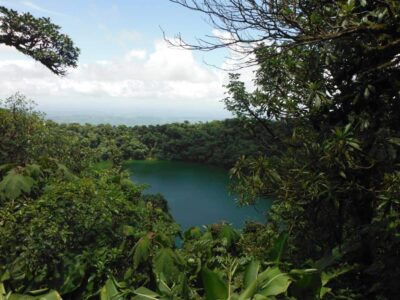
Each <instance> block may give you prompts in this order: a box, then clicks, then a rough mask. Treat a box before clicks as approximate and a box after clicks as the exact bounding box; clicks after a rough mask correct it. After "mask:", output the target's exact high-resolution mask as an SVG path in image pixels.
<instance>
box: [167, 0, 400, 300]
mask: <svg viewBox="0 0 400 300" xmlns="http://www.w3.org/2000/svg"><path fill="white" fill-rule="evenodd" d="M172 2H175V3H179V4H180V5H183V6H185V7H188V8H190V9H193V10H195V11H199V12H202V13H205V14H206V15H207V16H208V17H209V19H210V21H211V23H212V24H213V25H214V26H215V27H216V28H217V29H219V30H221V31H223V33H224V34H223V36H224V37H222V38H221V37H218V38H217V37H216V38H212V39H211V40H210V39H201V40H199V43H198V44H194V45H193V44H192V45H191V44H188V43H185V41H184V40H183V39H180V37H179V36H178V41H179V42H178V43H175V45H178V46H182V47H184V48H189V49H199V50H212V49H216V48H221V47H229V48H230V49H231V50H233V51H236V52H239V53H242V54H244V55H247V56H246V57H247V59H246V60H244V66H248V65H252V64H256V65H257V66H258V71H257V73H256V79H255V83H256V85H257V89H256V90H255V91H254V92H248V91H247V90H246V88H245V85H244V83H243V82H241V81H240V78H239V76H238V75H235V74H233V75H231V81H230V83H229V84H228V85H227V88H228V92H229V97H227V98H226V99H225V103H226V106H227V108H228V109H229V110H231V111H232V112H234V113H235V114H236V115H237V116H238V117H241V118H246V119H250V120H255V121H256V122H257V123H259V124H261V126H262V127H263V128H264V134H265V135H270V136H272V137H274V140H275V141H276V143H278V144H279V145H280V146H281V147H279V149H280V151H279V152H277V153H276V155H274V156H268V157H265V156H264V157H263V156H261V157H259V158H257V159H243V160H241V161H239V162H238V164H237V166H236V167H235V168H234V170H233V172H234V174H235V175H237V177H238V179H239V184H237V185H236V190H237V191H238V192H239V193H240V194H241V195H242V201H243V203H252V202H254V201H255V199H257V198H259V197H260V196H261V197H273V198H274V199H276V200H275V205H274V207H273V209H272V213H271V217H270V218H271V220H273V221H275V223H276V224H278V225H279V226H277V227H278V228H285V229H286V230H288V231H289V233H290V234H289V241H290V245H291V250H290V257H291V259H292V260H294V261H296V260H297V261H301V260H304V259H308V258H316V257H318V256H320V255H321V254H322V253H324V252H326V251H330V250H329V249H333V248H335V247H336V246H339V249H342V251H343V252H345V250H346V249H347V250H349V248H348V246H349V245H351V246H352V248H353V249H352V251H350V252H349V253H347V255H346V256H345V257H344V260H345V261H347V262H350V263H358V264H360V265H361V272H360V273H359V275H357V276H356V275H355V277H353V278H352V279H353V280H351V281H349V282H345V283H343V284H344V286H347V287H348V286H351V287H352V288H353V289H355V290H356V291H358V292H360V293H361V294H363V295H364V296H368V297H388V298H393V297H394V298H396V297H398V296H399V294H400V291H399V289H398V287H397V286H396V285H395V284H391V283H389V282H394V281H396V280H398V279H399V277H400V271H399V270H400V266H399V261H398V260H397V259H395V257H398V255H399V252H398V251H399V250H398V249H399V243H398V241H397V238H396V236H397V233H396V232H398V231H399V229H400V227H399V224H398V222H397V221H395V220H396V218H397V219H398V218H399V212H400V207H399V205H398V201H397V200H395V199H396V196H394V195H395V194H396V192H394V191H395V190H396V188H395V187H396V185H397V183H395V182H397V181H396V180H397V179H396V178H398V174H399V173H398V172H399V171H400V170H399V167H398V166H399V155H398V153H399V145H400V143H399V141H400V139H399V129H400V119H399V115H400V114H399V112H400V101H399V100H400V99H399V98H400V96H399V95H400V94H399V90H400V82H399V80H398V78H399V75H400V61H399V60H400V55H399V54H400V42H399V41H400V25H399V24H400V22H399V19H400V3H399V2H398V1H394V0H382V1H369V0H349V1H315V0H293V1H290V0H289V1H287V0H265V1H253V0H227V1H219V0H203V1H196V0H193V1H186V0H172ZM172 43H173V42H172ZM241 66H243V65H241ZM267 120H273V121H280V122H283V123H285V124H287V128H288V129H290V131H291V134H290V135H289V137H290V138H287V137H286V136H281V135H280V134H279V133H278V132H276V131H274V130H273V129H272V128H271V126H270V125H269V124H268V122H267ZM393 180H394V181H393ZM387 193H389V194H390V196H388V195H387ZM383 207H386V208H385V213H383V212H382V208H383ZM383 215H385V217H384V216H383ZM383 236H384V237H385V238H382V237H383ZM395 249H397V250H395ZM389 274H390V275H389ZM382 278H386V279H388V281H385V280H383V279H382Z"/></svg>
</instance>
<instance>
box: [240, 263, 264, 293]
mask: <svg viewBox="0 0 400 300" xmlns="http://www.w3.org/2000/svg"><path fill="white" fill-rule="evenodd" d="M259 270H260V262H259V261H256V260H255V261H252V262H250V263H249V265H248V266H247V268H246V271H245V273H244V281H243V285H244V287H245V288H248V287H249V286H250V284H251V283H253V282H254V281H256V280H257V276H258V271H259Z"/></svg>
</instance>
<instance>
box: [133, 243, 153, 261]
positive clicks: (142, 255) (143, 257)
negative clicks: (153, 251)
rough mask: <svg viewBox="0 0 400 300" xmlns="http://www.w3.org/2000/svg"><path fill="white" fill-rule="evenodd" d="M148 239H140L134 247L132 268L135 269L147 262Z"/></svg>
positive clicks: (148, 251) (148, 252)
mask: <svg viewBox="0 0 400 300" xmlns="http://www.w3.org/2000/svg"><path fill="white" fill-rule="evenodd" d="M150 244H151V243H150V239H149V238H148V237H147V236H144V237H142V238H141V239H140V240H139V241H138V242H137V243H136V245H135V252H134V254H133V268H134V269H137V267H138V266H139V265H140V264H141V263H142V262H145V261H147V259H148V258H149V254H150Z"/></svg>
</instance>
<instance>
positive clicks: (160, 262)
mask: <svg viewBox="0 0 400 300" xmlns="http://www.w3.org/2000/svg"><path fill="white" fill-rule="evenodd" d="M178 265H180V259H179V257H178V255H177V254H176V253H175V252H174V251H173V250H172V249H170V248H161V249H160V250H158V251H157V253H156V255H155V257H154V265H153V267H154V273H156V274H157V275H158V276H160V275H161V274H162V275H164V276H165V278H167V281H168V282H171V281H175V279H176V278H177V276H178V275H179V273H180V272H179V268H178Z"/></svg>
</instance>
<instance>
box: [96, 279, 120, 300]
mask: <svg viewBox="0 0 400 300" xmlns="http://www.w3.org/2000/svg"><path fill="white" fill-rule="evenodd" d="M123 299H124V298H123V297H122V296H121V293H120V292H119V291H118V288H117V286H116V285H115V283H114V280H112V279H108V280H107V282H106V284H105V285H104V286H103V287H102V289H101V290H100V300H123Z"/></svg>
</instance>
